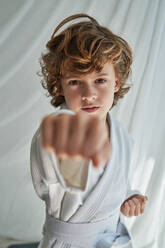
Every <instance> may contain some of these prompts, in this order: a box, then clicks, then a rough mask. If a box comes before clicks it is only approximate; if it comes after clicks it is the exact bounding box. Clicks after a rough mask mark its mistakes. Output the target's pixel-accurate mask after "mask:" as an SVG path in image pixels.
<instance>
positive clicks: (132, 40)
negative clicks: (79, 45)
mask: <svg viewBox="0 0 165 248" xmlns="http://www.w3.org/2000/svg"><path fill="white" fill-rule="evenodd" d="M75 13H87V14H89V15H92V16H93V17H95V18H96V19H97V20H98V21H99V22H100V23H101V24H102V25H104V26H107V27H108V28H110V29H111V30H112V31H113V32H115V33H116V34H119V35H121V36H122V37H123V38H125V39H126V40H127V41H128V42H129V44H130V45H131V47H132V49H133V58H134V62H133V66H132V78H131V83H132V84H133V87H132V88H131V90H130V91H129V93H128V94H127V95H126V96H125V97H124V98H123V99H121V100H120V102H119V103H118V105H117V106H116V107H115V108H114V109H113V110H112V112H113V114H114V116H115V117H116V118H117V119H119V120H120V121H121V122H122V123H123V125H124V126H125V127H126V128H127V129H128V131H129V132H130V134H131V136H132V137H133V139H134V141H135V150H134V151H135V152H134V157H133V158H134V162H133V166H132V171H131V173H130V180H131V184H132V187H133V188H138V189H140V190H141V192H142V193H143V194H145V195H147V196H148V198H149V201H148V202H147V206H146V210H145V213H144V214H143V215H140V216H138V217H130V218H127V217H125V222H126V225H127V226H128V228H129V229H130V230H131V233H132V237H133V244H134V246H133V247H135V248H144V247H145V248H147V247H148V248H162V247H165V235H164V232H165V226H164V222H165V214H164V206H165V200H164V199H165V197H164V192H165V179H164V176H165V168H164V164H165V111H164V107H165V69H164V65H165V62H164V56H165V0H101V1H100V0H91V1H89V0H83V1H82V0H59V1H58V0H49V1H44V0H27V1H26V0H14V1H10V0H0V61H1V62H0V199H1V200H0V236H7V237H12V238H15V239H22V240H27V241H37V240H39V239H40V238H41V231H42V225H43V222H44V216H45V212H44V211H45V210H44V203H43V202H42V201H41V200H40V199H39V198H38V197H37V195H36V194H35V192H34V189H33V186H32V181H31V175H30V161H29V160H30V159H29V154H30V143H31V139H32V136H33V134H34V132H35V130H36V129H37V127H38V125H39V124H40V121H41V119H42V118H43V116H45V115H47V114H49V113H51V112H53V111H54V108H53V107H52V106H51V105H50V103H49V101H50V98H47V97H46V96H45V94H46V92H45V91H44V90H43V88H42V87H41V84H40V80H41V78H40V77H38V76H37V75H36V72H37V71H39V70H40V65H39V57H40V54H41V52H44V50H45V44H46V42H47V41H48V40H49V38H50V36H51V34H52V32H53V30H54V28H55V27H56V25H57V24H58V23H59V22H60V21H61V20H62V19H64V18H65V17H67V16H69V15H71V14H75Z"/></svg>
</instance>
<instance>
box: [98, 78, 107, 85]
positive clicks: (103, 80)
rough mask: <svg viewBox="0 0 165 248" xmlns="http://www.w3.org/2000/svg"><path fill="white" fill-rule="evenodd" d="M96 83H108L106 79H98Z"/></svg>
mask: <svg viewBox="0 0 165 248" xmlns="http://www.w3.org/2000/svg"><path fill="white" fill-rule="evenodd" d="M96 82H98V83H100V84H104V83H106V80H105V79H104V78H98V79H96Z"/></svg>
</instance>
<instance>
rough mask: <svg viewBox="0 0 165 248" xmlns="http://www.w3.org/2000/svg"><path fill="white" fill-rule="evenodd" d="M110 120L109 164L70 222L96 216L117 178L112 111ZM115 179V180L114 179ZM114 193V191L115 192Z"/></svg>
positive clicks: (89, 219) (85, 220)
mask: <svg viewBox="0 0 165 248" xmlns="http://www.w3.org/2000/svg"><path fill="white" fill-rule="evenodd" d="M108 114H109V116H108V120H109V121H110V120H111V130H110V132H111V141H112V149H113V150H112V155H111V158H110V159H109V161H108V163H107V166H106V167H105V171H104V173H103V175H102V176H101V178H100V180H99V181H98V183H97V185H96V186H95V188H94V189H93V191H92V192H91V193H90V194H89V195H88V197H87V198H86V199H85V201H84V203H83V205H82V206H80V207H79V209H78V210H77V211H76V213H75V214H74V215H73V216H72V217H71V218H70V219H69V220H68V221H69V222H72V221H73V222H75V221H78V222H88V221H91V220H92V218H93V217H94V216H95V214H96V213H97V211H98V210H99V209H100V208H101V207H102V205H103V204H104V200H105V198H106V196H107V194H108V193H110V191H111V188H114V187H113V182H114V179H115V178H116V179H117V176H118V173H119V171H118V169H117V168H116V169H115V166H116V152H115V149H114V148H115V147H116V140H115V131H116V130H115V127H114V123H113V120H112V117H111V115H110V111H109V112H108ZM112 179H113V180H112ZM113 193H114V192H113Z"/></svg>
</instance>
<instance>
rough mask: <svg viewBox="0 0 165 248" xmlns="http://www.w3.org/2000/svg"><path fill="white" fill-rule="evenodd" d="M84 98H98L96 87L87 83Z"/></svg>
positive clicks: (84, 88) (83, 93)
mask: <svg viewBox="0 0 165 248" xmlns="http://www.w3.org/2000/svg"><path fill="white" fill-rule="evenodd" d="M81 98H82V100H89V101H90V100H93V99H96V98H97V94H96V91H95V89H94V88H92V87H91V86H89V85H86V86H84V87H83V89H82V97H81Z"/></svg>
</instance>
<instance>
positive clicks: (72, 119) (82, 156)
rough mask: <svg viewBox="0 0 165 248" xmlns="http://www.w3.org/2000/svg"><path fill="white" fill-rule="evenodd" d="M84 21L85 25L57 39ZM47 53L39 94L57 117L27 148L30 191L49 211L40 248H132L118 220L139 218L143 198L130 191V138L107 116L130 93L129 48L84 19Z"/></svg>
mask: <svg viewBox="0 0 165 248" xmlns="http://www.w3.org/2000/svg"><path fill="white" fill-rule="evenodd" d="M81 17H87V18H89V19H90V21H86V22H85V21H84V22H79V23H76V24H72V25H70V26H68V27H67V28H66V29H65V30H63V31H62V32H61V33H59V34H58V35H56V36H55V34H56V32H57V31H58V30H59V29H60V28H61V27H62V26H63V25H64V24H65V23H67V22H69V21H71V20H74V19H76V18H81ZM47 48H48V53H47V54H44V55H42V63H41V67H42V73H43V76H44V80H45V82H46V84H45V85H44V84H43V87H44V88H45V89H47V90H48V91H49V93H50V95H51V96H52V100H51V104H52V105H53V106H55V107H59V106H60V110H57V111H56V113H54V114H52V115H49V116H46V117H45V118H44V119H43V121H42V123H41V125H40V127H39V129H38V130H37V132H36V133H35V135H34V137H33V140H32V145H31V174H32V180H33V184H34V188H35V190H36V192H37V194H38V196H39V197H40V198H41V199H42V200H44V201H45V204H46V221H45V225H44V228H43V239H42V241H41V242H40V245H39V247H42V248H49V247H51V248H52V247H53V248H54V247H83V248H85V247H86V248H87V247H88V248H91V247H97V248H99V247H101V248H104V247H112V245H113V247H117V246H118V245H124V244H127V245H130V246H129V247H132V245H131V240H130V234H129V233H128V230H127V229H126V227H125V225H124V224H123V223H122V221H121V220H122V216H121V213H122V214H124V215H125V216H138V215H139V214H141V213H143V212H144V207H145V201H146V200H147V197H145V196H143V195H141V194H140V192H139V191H136V190H134V191H132V190H130V188H129V181H128V172H129V167H130V164H131V150H132V139H131V137H130V136H129V134H128V132H127V131H126V130H125V129H124V128H123V127H122V125H121V124H120V123H119V122H118V121H117V120H115V119H114V118H113V116H112V115H111V113H110V109H112V107H113V106H114V105H116V104H117V101H118V99H119V98H122V97H123V96H124V95H125V94H126V93H127V92H128V90H129V88H130V87H127V88H124V87H123V86H124V85H125V82H126V80H127V79H128V76H129V74H130V66H131V64H132V52H131V49H130V47H129V45H128V43H127V42H126V41H125V40H123V39H122V38H121V37H119V36H117V35H115V34H113V33H112V32H111V31H110V30H108V29H107V28H105V27H102V26H101V25H99V23H98V22H97V21H96V20H95V19H94V18H92V17H90V16H88V15H85V14H77V15H73V16H70V17H68V18H66V19H64V20H63V21H62V22H61V23H60V24H59V25H58V26H57V28H56V29H55V31H54V33H53V34H52V37H51V40H50V41H49V42H48V43H47ZM75 161H76V162H75ZM78 161H79V163H78ZM96 168H97V169H96ZM119 247H124V246H119ZM127 247H128V246H127Z"/></svg>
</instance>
